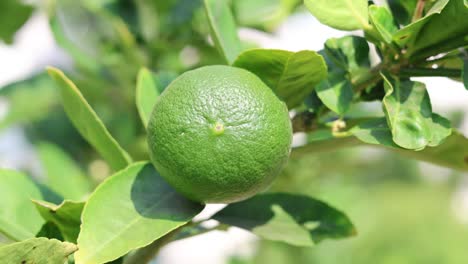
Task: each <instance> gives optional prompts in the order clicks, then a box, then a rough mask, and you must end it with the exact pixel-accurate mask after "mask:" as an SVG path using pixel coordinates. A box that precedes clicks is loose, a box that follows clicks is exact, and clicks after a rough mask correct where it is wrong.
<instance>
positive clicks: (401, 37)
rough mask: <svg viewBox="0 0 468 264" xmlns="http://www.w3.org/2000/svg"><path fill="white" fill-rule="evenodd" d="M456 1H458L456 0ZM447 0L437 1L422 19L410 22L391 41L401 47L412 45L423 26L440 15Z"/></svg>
mask: <svg viewBox="0 0 468 264" xmlns="http://www.w3.org/2000/svg"><path fill="white" fill-rule="evenodd" d="M456 1H458V0H456ZM448 2H449V0H438V1H437V2H435V4H434V5H433V6H432V7H431V9H429V10H428V11H427V13H426V14H425V16H424V17H422V18H420V19H418V20H417V21H414V22H412V23H411V24H409V25H406V26H405V27H403V28H401V29H400V30H398V31H397V32H396V33H395V34H394V35H393V41H395V42H396V43H397V44H399V45H400V46H401V47H403V46H405V45H407V44H408V45H412V44H413V43H414V41H415V40H416V38H417V37H418V35H419V32H420V31H421V29H422V28H423V26H424V25H425V24H426V23H427V22H428V21H429V20H430V19H431V18H432V17H433V16H436V15H437V14H440V13H441V12H442V10H443V9H444V7H445V6H446V5H447V3H448Z"/></svg>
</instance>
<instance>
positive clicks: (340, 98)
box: [316, 73, 353, 115]
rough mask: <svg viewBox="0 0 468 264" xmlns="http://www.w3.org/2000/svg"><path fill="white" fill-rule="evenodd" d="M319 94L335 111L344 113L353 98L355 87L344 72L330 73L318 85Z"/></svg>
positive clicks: (340, 113)
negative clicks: (345, 77)
mask: <svg viewBox="0 0 468 264" xmlns="http://www.w3.org/2000/svg"><path fill="white" fill-rule="evenodd" d="M316 91H317V96H318V97H319V98H320V100H321V101H322V102H323V104H325V105H326V106H327V107H328V108H329V109H331V110H332V111H333V112H335V113H337V114H339V115H344V114H345V113H346V111H348V109H349V107H350V105H351V102H352V100H353V87H352V85H351V83H350V82H349V80H348V79H344V78H343V74H340V73H330V74H329V75H328V79H327V80H325V81H323V82H321V83H320V84H319V85H318V86H317V87H316Z"/></svg>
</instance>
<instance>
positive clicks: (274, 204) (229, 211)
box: [213, 193, 356, 246]
mask: <svg viewBox="0 0 468 264" xmlns="http://www.w3.org/2000/svg"><path fill="white" fill-rule="evenodd" d="M213 219H216V220H218V221H220V222H222V223H225V224H229V225H233V226H237V227H240V228H244V229H247V230H249V231H251V232H253V233H254V234H257V235H258V236H260V237H262V238H264V239H269V240H274V241H281V242H285V243H288V244H291V245H295V246H313V245H314V244H316V243H318V242H320V241H322V240H323V239H326V238H334V239H337V238H344V237H349V236H353V235H355V234H356V231H355V229H354V226H353V224H352V223H351V221H350V220H349V219H348V217H347V216H346V215H345V214H343V213H342V212H340V211H338V210H337V209H335V208H333V207H331V206H329V205H327V204H326V203H324V202H321V201H319V200H316V199H313V198H311V197H308V196H303V195H295V194H285V193H268V194H260V195H257V196H255V197H253V198H251V199H248V200H246V201H242V202H239V203H233V204H230V205H228V206H227V207H226V208H224V209H223V210H221V211H220V212H218V213H217V214H215V215H214V216H213Z"/></svg>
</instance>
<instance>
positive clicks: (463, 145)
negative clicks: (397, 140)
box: [399, 131, 468, 171]
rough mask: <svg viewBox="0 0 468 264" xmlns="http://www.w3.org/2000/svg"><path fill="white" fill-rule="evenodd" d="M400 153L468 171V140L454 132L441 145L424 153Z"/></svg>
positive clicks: (423, 151) (427, 149)
mask: <svg viewBox="0 0 468 264" xmlns="http://www.w3.org/2000/svg"><path fill="white" fill-rule="evenodd" d="M399 152H400V153H402V154H403V155H407V156H409V157H412V158H415V159H419V160H422V161H427V162H431V163H434V164H437V165H440V166H445V167H448V168H452V169H456V170H461V171H468V139H467V138H466V137H464V136H463V135H462V134H461V133H459V132H457V131H454V132H452V134H451V135H450V136H449V137H447V138H446V139H445V140H444V141H443V142H442V143H441V144H440V145H438V146H436V147H428V148H425V149H424V150H422V151H406V150H400V151H399Z"/></svg>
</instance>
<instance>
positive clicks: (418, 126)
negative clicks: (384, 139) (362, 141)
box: [382, 75, 451, 150]
mask: <svg viewBox="0 0 468 264" xmlns="http://www.w3.org/2000/svg"><path fill="white" fill-rule="evenodd" d="M382 76H383V78H384V82H385V85H384V86H385V91H386V94H385V96H384V98H383V101H382V102H383V106H384V111H385V113H386V117H387V122H388V124H389V126H390V128H391V131H392V137H393V141H394V142H395V143H396V144H397V145H399V146H400V147H403V148H407V149H414V150H421V149H423V148H425V147H426V146H436V145H438V144H440V143H441V141H442V140H443V139H444V138H446V137H447V136H449V135H450V133H451V128H450V123H449V122H448V121H447V120H445V119H443V118H442V117H440V116H435V117H433V114H432V106H431V102H430V99H429V94H428V93H427V91H426V87H425V85H424V84H423V83H419V82H412V81H400V80H398V79H393V78H391V77H390V78H389V77H386V76H385V75H382Z"/></svg>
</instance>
